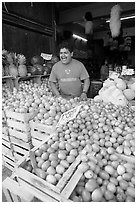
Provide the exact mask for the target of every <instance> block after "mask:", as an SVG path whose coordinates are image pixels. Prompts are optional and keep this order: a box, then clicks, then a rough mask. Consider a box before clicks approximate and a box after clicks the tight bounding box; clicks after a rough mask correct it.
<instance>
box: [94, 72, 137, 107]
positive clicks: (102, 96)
mask: <svg viewBox="0 0 137 204" xmlns="http://www.w3.org/2000/svg"><path fill="white" fill-rule="evenodd" d="M131 89H132V90H131ZM134 98H135V81H134V80H133V79H130V80H129V81H127V80H124V79H122V78H120V76H118V75H114V74H113V77H112V78H111V77H110V78H108V79H107V80H105V82H104V83H103V87H102V88H101V89H100V90H99V95H98V96H96V97H95V100H102V101H104V102H106V103H107V102H112V103H113V104H115V105H120V106H126V105H128V103H129V101H131V100H133V99H134Z"/></svg>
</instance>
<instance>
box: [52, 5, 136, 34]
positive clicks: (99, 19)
mask: <svg viewBox="0 0 137 204" xmlns="http://www.w3.org/2000/svg"><path fill="white" fill-rule="evenodd" d="M112 3H113V4H116V3H115V2H104V8H103V7H102V12H101V15H99V14H100V12H98V14H96V15H93V22H94V31H95V32H99V31H105V30H108V29H109V23H106V19H109V18H110V10H111V7H112ZM124 3H125V4H124ZM129 3H130V2H128V4H127V5H126V2H123V3H122V7H123V8H124V9H123V10H122V13H121V17H122V16H130V15H135V7H134V5H133V6H132V7H131V8H130V7H129V8H128V5H129ZM132 3H134V2H131V4H132ZM109 4H110V7H109V9H108V12H106V10H107V9H106V6H105V5H107V6H108V5H109ZM101 5H102V2H55V8H56V11H57V12H58V13H59V14H62V13H63V14H64V18H65V14H67V15H69V13H70V15H71V11H72V10H73V11H75V10H76V12H74V14H73V15H74V17H73V18H70V20H68V22H65V20H64V23H62V22H63V20H62V16H63V15H62V16H61V22H60V21H59V22H58V25H60V26H67V27H68V28H69V26H70V27H71V29H73V28H76V26H77V27H78V26H79V25H76V24H75V25H74V24H73V22H72V21H73V19H74V21H76V22H80V21H82V20H83V19H82V15H81V16H80V14H79V12H77V11H81V13H82V9H83V10H84V8H93V9H92V11H93V13H94V11H95V9H94V7H95V8H98V7H100V6H101ZM80 9H81V10H80ZM103 9H104V13H103ZM93 13H92V14H93ZM75 14H77V15H75ZM75 19H77V20H75ZM122 27H123V28H129V27H135V18H133V19H129V20H124V21H122Z"/></svg>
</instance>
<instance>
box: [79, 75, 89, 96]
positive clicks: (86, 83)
mask: <svg viewBox="0 0 137 204" xmlns="http://www.w3.org/2000/svg"><path fill="white" fill-rule="evenodd" d="M89 85H90V80H89V78H87V79H85V80H84V85H83V91H82V94H81V96H80V97H81V98H82V99H85V98H86V97H87V92H88V89H89Z"/></svg>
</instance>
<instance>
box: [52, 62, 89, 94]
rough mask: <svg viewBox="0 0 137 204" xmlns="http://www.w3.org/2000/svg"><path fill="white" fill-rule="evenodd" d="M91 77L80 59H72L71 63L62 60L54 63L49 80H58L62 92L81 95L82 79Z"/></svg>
mask: <svg viewBox="0 0 137 204" xmlns="http://www.w3.org/2000/svg"><path fill="white" fill-rule="evenodd" d="M87 78H89V75H88V72H87V70H86V68H85V67H84V65H83V64H82V63H81V62H79V61H78V60H75V59H72V60H71V62H70V63H69V64H63V63H62V62H61V61H59V62H57V63H56V64H54V66H53V67H52V71H51V74H50V77H49V81H51V82H55V83H56V82H58V84H59V88H60V91H61V94H63V95H66V96H67V95H68V96H74V97H76V96H80V95H81V92H82V82H81V81H82V80H85V79H87Z"/></svg>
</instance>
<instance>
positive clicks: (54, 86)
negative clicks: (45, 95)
mask: <svg viewBox="0 0 137 204" xmlns="http://www.w3.org/2000/svg"><path fill="white" fill-rule="evenodd" d="M50 86H51V89H52V92H53V94H54V95H56V96H59V95H60V93H59V91H58V89H57V87H56V84H55V83H54V82H50Z"/></svg>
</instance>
